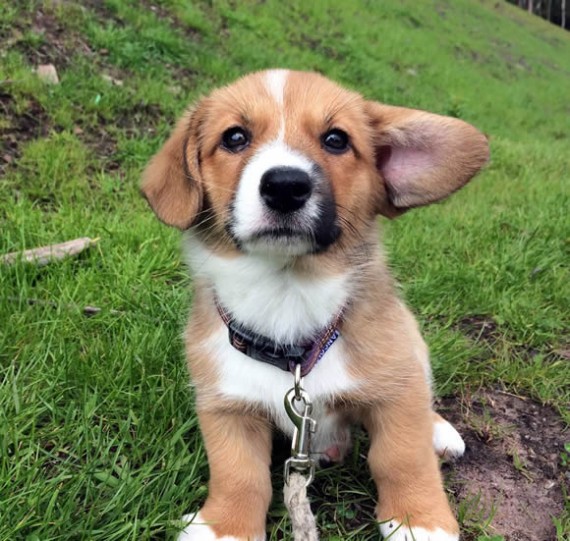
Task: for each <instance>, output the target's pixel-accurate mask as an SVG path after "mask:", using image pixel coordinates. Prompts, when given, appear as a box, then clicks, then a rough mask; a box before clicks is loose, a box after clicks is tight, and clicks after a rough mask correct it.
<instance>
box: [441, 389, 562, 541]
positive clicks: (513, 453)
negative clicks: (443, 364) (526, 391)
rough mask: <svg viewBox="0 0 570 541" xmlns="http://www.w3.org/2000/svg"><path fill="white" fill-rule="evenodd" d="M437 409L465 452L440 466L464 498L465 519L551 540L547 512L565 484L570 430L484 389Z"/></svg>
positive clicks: (531, 405) (556, 507)
mask: <svg viewBox="0 0 570 541" xmlns="http://www.w3.org/2000/svg"><path fill="white" fill-rule="evenodd" d="M439 411H440V412H441V413H442V414H443V415H444V416H445V417H446V418H447V419H448V420H449V421H450V422H451V423H453V425H454V426H455V427H456V428H457V429H458V430H459V431H460V433H461V434H462V436H463V438H464V440H465V442H466V444H467V450H466V453H465V456H464V457H463V458H462V459H460V460H459V461H458V462H457V463H456V464H452V465H447V466H445V467H444V471H445V473H446V476H447V477H448V480H449V482H450V486H451V488H452V492H453V493H454V495H455V497H456V500H457V501H458V503H459V502H461V501H466V502H469V505H468V506H467V508H468V509H471V513H472V515H473V516H472V517H471V518H470V519H469V520H471V521H472V522H479V523H481V522H486V521H490V524H491V527H492V528H493V529H494V530H495V531H496V533H497V534H500V535H503V536H504V538H505V539H506V540H507V541H523V540H524V541H527V540H528V541H554V540H555V539H556V533H555V528H554V525H553V522H552V517H555V516H559V515H560V514H561V512H562V509H563V505H564V492H563V486H564V485H566V488H568V471H563V468H562V467H561V461H560V455H561V452H562V451H563V444H564V441H565V440H567V439H568V438H569V432H568V430H567V427H565V426H564V423H563V422H562V420H561V419H560V417H559V416H558V414H557V413H556V412H555V411H554V410H553V409H552V408H550V407H547V406H541V405H539V404H537V403H536V402H534V401H532V400H530V399H528V398H524V397H519V396H514V395H512V394H509V393H505V392H501V391H491V390H488V391H479V392H477V393H475V394H474V395H473V396H470V397H464V398H463V399H456V398H450V399H445V400H443V401H442V403H441V405H440V406H439ZM474 507H476V508H477V510H478V511H477V512H476V513H474V512H473V508H474Z"/></svg>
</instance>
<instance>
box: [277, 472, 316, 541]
mask: <svg viewBox="0 0 570 541" xmlns="http://www.w3.org/2000/svg"><path fill="white" fill-rule="evenodd" d="M283 497H284V500H285V507H287V511H288V512H289V516H290V517H291V524H292V526H293V539H294V540H295V541H319V534H318V532H317V523H316V521H315V516H314V515H313V512H312V511H311V504H310V503H309V499H308V498H307V478H306V477H305V476H304V475H301V474H300V473H296V472H295V473H292V474H291V475H290V476H289V483H285V486H284V487H283Z"/></svg>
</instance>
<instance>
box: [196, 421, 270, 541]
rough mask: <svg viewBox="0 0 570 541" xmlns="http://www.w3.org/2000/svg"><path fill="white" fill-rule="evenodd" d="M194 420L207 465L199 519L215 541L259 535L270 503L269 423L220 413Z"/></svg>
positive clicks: (263, 527) (263, 529)
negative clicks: (205, 497) (205, 491)
mask: <svg viewBox="0 0 570 541" xmlns="http://www.w3.org/2000/svg"><path fill="white" fill-rule="evenodd" d="M198 416H199V419H200V427H201V429H202V435H203V436H204V443H205V445H206V450H207V453H208V463H209V465H210V483H209V486H208V501H207V502H206V504H205V505H204V507H203V508H202V511H201V515H202V518H203V519H204V521H205V522H207V523H209V524H210V525H211V527H212V529H213V530H214V531H215V532H216V535H218V536H219V537H223V536H225V535H231V536H233V537H238V538H243V539H250V538H251V539H253V538H255V537H259V536H261V535H263V533H264V532H265V516H266V514H267V509H268V508H269V502H270V501H271V480H270V478H269V465H270V462H271V430H270V427H269V424H268V423H267V421H266V420H264V419H263V418H255V417H253V416H251V415H247V416H244V415H240V414H233V413H227V412H224V411H217V412H214V413H210V412H208V411H201V410H199V411H198ZM230 480H231V482H229V481H230Z"/></svg>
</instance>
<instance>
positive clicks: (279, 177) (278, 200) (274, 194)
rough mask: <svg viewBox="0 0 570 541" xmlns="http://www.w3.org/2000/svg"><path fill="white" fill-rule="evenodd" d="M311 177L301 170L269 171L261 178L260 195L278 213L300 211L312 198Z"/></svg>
mask: <svg viewBox="0 0 570 541" xmlns="http://www.w3.org/2000/svg"><path fill="white" fill-rule="evenodd" d="M311 191H312V183H311V177H309V175H308V174H307V173H305V171H302V170H301V169H294V168H292V167H279V168H274V169H269V170H268V171H266V172H265V173H264V175H263V176H262V177H261V184H260V186H259V193H260V194H261V197H262V198H263V200H264V201H265V204H266V205H267V206H268V207H269V208H271V209H273V210H276V211H278V212H283V213H285V212H293V211H295V210H299V209H300V208H301V207H302V206H303V205H304V204H305V203H306V202H307V201H308V199H309V197H311Z"/></svg>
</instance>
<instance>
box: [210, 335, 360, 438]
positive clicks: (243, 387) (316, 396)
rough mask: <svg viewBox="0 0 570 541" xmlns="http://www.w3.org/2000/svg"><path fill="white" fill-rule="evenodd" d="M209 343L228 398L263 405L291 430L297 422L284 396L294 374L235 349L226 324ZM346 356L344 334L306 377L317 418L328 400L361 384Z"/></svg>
mask: <svg viewBox="0 0 570 541" xmlns="http://www.w3.org/2000/svg"><path fill="white" fill-rule="evenodd" d="M206 347H207V348H209V353H210V355H211V356H212V360H213V362H214V363H215V365H216V367H217V369H218V370H217V371H218V377H219V379H218V381H219V388H218V391H219V392H220V393H221V394H222V395H223V396H225V397H227V398H231V399H234V400H244V401H246V402H250V403H254V404H256V405H257V406H260V407H261V408H262V409H264V410H265V411H266V412H267V414H268V415H269V416H270V417H271V418H272V419H273V421H274V422H275V424H276V425H277V426H278V427H279V428H280V429H281V430H283V432H285V433H289V434H290V433H291V432H292V430H293V425H292V424H291V421H290V420H289V418H288V417H287V415H286V413H285V409H284V406H283V399H284V397H285V394H286V393H287V391H288V390H289V389H291V387H293V381H294V380H293V375H292V374H290V373H289V372H285V371H283V370H281V369H279V368H276V367H274V366H270V365H268V364H265V363H262V362H259V361H256V360H254V359H251V358H249V357H247V356H245V355H244V354H243V353H240V352H239V351H237V350H236V349H234V348H233V347H232V346H231V345H230V343H229V341H228V332H227V329H226V328H225V326H224V327H220V328H219V329H218V330H217V331H216V332H215V333H214V334H213V335H212V337H211V339H210V341H209V342H208V344H206ZM345 359H346V355H345V352H344V343H343V340H342V337H340V338H339V339H338V340H337V341H336V342H335V343H334V344H333V345H332V346H331V348H330V349H329V350H328V351H327V353H326V354H325V356H324V357H323V358H322V359H321V360H320V361H319V362H318V363H317V365H316V366H315V368H314V369H313V370H312V371H311V372H310V374H308V375H307V376H306V377H305V378H304V381H303V387H304V389H305V390H306V391H307V392H308V393H309V396H310V397H311V400H312V401H313V407H314V417H316V418H317V420H319V418H321V417H322V416H323V415H324V414H325V411H324V406H325V403H326V402H329V401H330V400H331V399H332V398H333V397H334V396H335V395H337V394H339V393H341V392H345V391H349V390H351V389H354V388H355V387H356V385H357V382H356V381H355V380H354V379H353V378H351V377H350V375H349V374H348V372H347V370H346V366H345Z"/></svg>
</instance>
